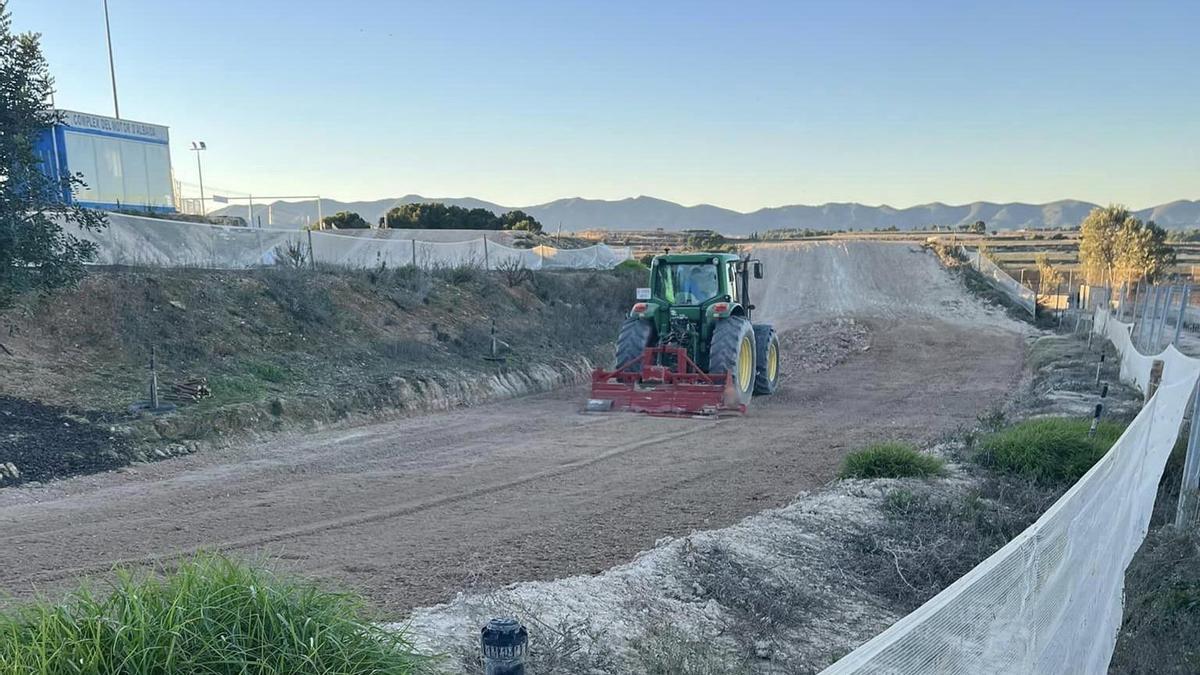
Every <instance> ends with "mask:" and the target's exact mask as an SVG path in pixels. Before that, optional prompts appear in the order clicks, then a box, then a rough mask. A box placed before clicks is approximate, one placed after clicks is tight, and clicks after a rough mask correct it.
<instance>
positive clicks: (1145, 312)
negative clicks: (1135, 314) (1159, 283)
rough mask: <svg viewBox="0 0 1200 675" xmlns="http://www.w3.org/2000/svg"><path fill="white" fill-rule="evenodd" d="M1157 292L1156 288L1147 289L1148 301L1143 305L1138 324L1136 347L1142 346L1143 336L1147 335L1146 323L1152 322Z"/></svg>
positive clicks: (1148, 287)
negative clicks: (1151, 308)
mask: <svg viewBox="0 0 1200 675" xmlns="http://www.w3.org/2000/svg"><path fill="white" fill-rule="evenodd" d="M1147 283H1150V282H1147ZM1156 291H1157V288H1154V286H1147V287H1146V288H1145V294H1146V301H1144V303H1142V304H1141V319H1140V321H1139V322H1138V335H1136V336H1135V342H1134V345H1135V346H1136V347H1139V348H1140V347H1141V344H1142V335H1145V334H1146V323H1147V322H1148V321H1150V306H1151V305H1152V304H1153V301H1154V298H1153V297H1154V292H1156Z"/></svg>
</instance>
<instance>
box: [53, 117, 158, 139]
mask: <svg viewBox="0 0 1200 675" xmlns="http://www.w3.org/2000/svg"><path fill="white" fill-rule="evenodd" d="M61 112H62V114H63V123H64V124H66V125H67V126H71V127H76V128H78V129H90V130H93V131H104V132H108V133H110V134H121V135H123V136H136V137H138V138H144V139H146V140H148V141H158V142H160V143H166V142H167V141H168V140H169V139H168V138H167V128H166V127H164V126H159V125H157V124H146V123H145V122H134V121H132V120H119V119H116V118H114V117H104V116H102V115H89V114H87V113H81V112H74V111H72V110H63V111H61Z"/></svg>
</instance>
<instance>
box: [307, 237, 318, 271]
mask: <svg viewBox="0 0 1200 675" xmlns="http://www.w3.org/2000/svg"><path fill="white" fill-rule="evenodd" d="M307 232H308V267H309V268H310V269H314V270H315V269H317V256H316V253H315V252H314V251H313V239H312V230H307Z"/></svg>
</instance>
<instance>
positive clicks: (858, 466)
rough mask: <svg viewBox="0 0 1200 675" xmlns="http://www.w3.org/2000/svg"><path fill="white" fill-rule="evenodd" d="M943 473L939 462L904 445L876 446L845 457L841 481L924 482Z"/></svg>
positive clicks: (885, 444) (884, 444) (942, 467)
mask: <svg viewBox="0 0 1200 675" xmlns="http://www.w3.org/2000/svg"><path fill="white" fill-rule="evenodd" d="M943 473H945V467H944V466H943V464H942V460H940V459H938V458H937V457H934V456H933V455H927V454H925V453H922V452H921V451H919V450H917V448H916V447H915V446H912V445H908V444H906V443H876V444H874V445H868V446H867V447H865V448H862V449H861V450H856V451H854V452H852V453H850V454H849V455H846V459H845V461H843V462H842V471H841V473H840V474H839V476H840V477H841V478H912V477H916V478H924V477H926V476H940V475H941V474H943Z"/></svg>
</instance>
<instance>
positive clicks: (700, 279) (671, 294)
mask: <svg viewBox="0 0 1200 675" xmlns="http://www.w3.org/2000/svg"><path fill="white" fill-rule="evenodd" d="M654 269H655V272H654V289H653V291H654V295H655V296H656V297H659V298H662V299H663V300H666V301H667V302H669V303H671V304H672V305H699V304H701V303H703V302H704V301H705V300H709V299H711V298H713V297H715V296H716V295H717V293H718V292H719V291H720V288H721V285H720V283H718V279H717V266H716V265H713V264H712V263H668V264H660V265H657V266H656V267H655V268H654Z"/></svg>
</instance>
